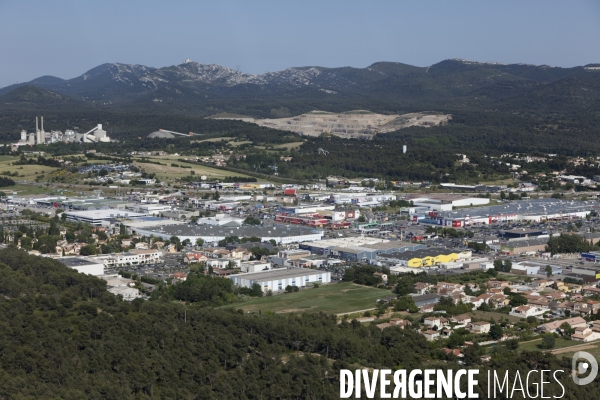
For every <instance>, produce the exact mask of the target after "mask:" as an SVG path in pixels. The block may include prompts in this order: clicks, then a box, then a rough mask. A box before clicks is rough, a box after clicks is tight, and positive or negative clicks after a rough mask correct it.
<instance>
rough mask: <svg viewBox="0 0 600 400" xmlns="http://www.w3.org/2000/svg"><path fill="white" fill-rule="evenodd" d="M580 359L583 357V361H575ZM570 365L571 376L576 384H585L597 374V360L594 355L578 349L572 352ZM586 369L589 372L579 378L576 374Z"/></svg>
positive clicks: (581, 373)
mask: <svg viewBox="0 0 600 400" xmlns="http://www.w3.org/2000/svg"><path fill="white" fill-rule="evenodd" d="M581 359H584V360H585V361H584V362H579V363H577V361H578V360H581ZM571 367H572V368H571V376H572V377H573V382H575V384H576V385H587V384H588V383H591V382H592V381H593V380H594V379H595V378H596V375H598V362H597V361H596V359H595V358H594V356H592V355H591V354H590V353H588V352H585V351H578V352H577V353H575V354H573V360H572V363H571ZM588 371H590V374H589V375H588V376H587V377H586V378H579V377H578V376H577V375H583V374H585V373H586V372H588Z"/></svg>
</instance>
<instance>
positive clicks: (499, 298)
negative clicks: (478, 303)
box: [488, 293, 510, 308]
mask: <svg viewBox="0 0 600 400" xmlns="http://www.w3.org/2000/svg"><path fill="white" fill-rule="evenodd" d="M488 304H489V305H490V307H492V308H502V307H506V306H507V305H509V304H510V299H509V298H508V297H506V296H505V295H503V294H499V293H498V294H494V295H493V296H492V297H490V298H489V300H488Z"/></svg>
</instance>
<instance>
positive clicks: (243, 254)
mask: <svg viewBox="0 0 600 400" xmlns="http://www.w3.org/2000/svg"><path fill="white" fill-rule="evenodd" d="M250 257H252V252H250V251H248V250H246V249H244V248H243V247H238V248H236V249H233V250H231V258H235V259H238V260H242V261H248V260H250Z"/></svg>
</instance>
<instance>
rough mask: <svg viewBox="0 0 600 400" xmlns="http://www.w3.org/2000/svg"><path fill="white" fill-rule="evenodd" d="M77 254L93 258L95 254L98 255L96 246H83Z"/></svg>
mask: <svg viewBox="0 0 600 400" xmlns="http://www.w3.org/2000/svg"><path fill="white" fill-rule="evenodd" d="M79 254H80V255H82V256H95V255H96V254H98V249H97V248H96V246H94V245H91V244H88V245H87V246H83V247H82V248H81V249H80V250H79Z"/></svg>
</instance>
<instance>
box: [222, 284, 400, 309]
mask: <svg viewBox="0 0 600 400" xmlns="http://www.w3.org/2000/svg"><path fill="white" fill-rule="evenodd" d="M389 295H390V291H388V290H384V289H376V288H372V287H368V286H361V285H356V284H353V283H349V282H343V283H334V284H331V285H324V286H321V287H319V288H317V289H305V290H301V291H300V292H298V293H290V294H280V295H275V296H271V297H262V298H259V299H252V300H250V301H247V302H245V303H235V304H231V305H227V306H224V307H233V308H241V309H243V310H244V311H252V312H258V311H274V312H277V313H283V312H311V313H312V312H320V311H323V312H326V313H329V314H339V313H346V312H352V311H359V310H365V309H369V308H374V307H375V306H376V301H377V299H380V298H382V297H386V296H389Z"/></svg>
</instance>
